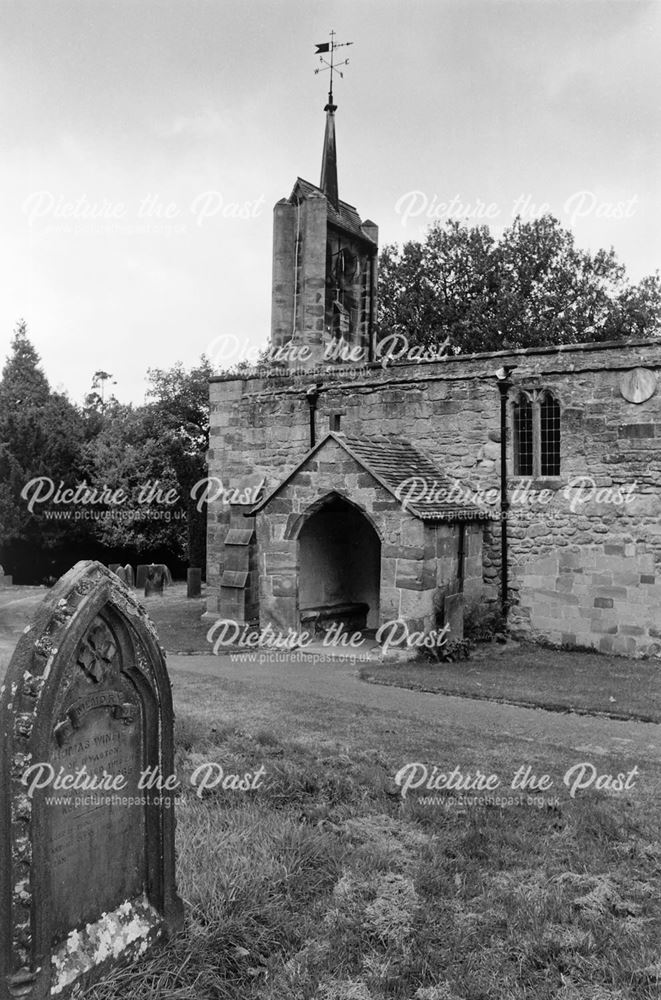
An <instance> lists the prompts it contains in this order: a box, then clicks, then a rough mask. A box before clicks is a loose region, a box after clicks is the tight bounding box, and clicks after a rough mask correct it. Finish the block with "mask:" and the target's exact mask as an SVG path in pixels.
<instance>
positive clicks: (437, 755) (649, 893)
mask: <svg viewBox="0 0 661 1000" xmlns="http://www.w3.org/2000/svg"><path fill="white" fill-rule="evenodd" d="M173 685H174V695H175V703H176V706H177V712H178V717H177V731H176V735H177V773H178V774H179V775H180V776H181V777H182V778H183V783H184V786H185V791H184V800H183V801H182V803H181V804H180V807H179V809H178V827H177V841H178V870H179V875H178V878H179V889H180V892H181V894H182V896H183V898H184V900H185V902H186V910H187V918H186V927H185V930H184V932H182V933H181V934H180V935H178V936H177V937H176V938H175V939H174V940H173V941H171V942H170V944H169V945H168V947H167V949H164V950H162V951H159V952H156V953H154V954H153V955H152V956H151V957H150V958H148V959H147V960H146V961H145V960H143V961H142V962H141V963H138V964H136V965H134V966H132V967H130V968H128V969H125V970H119V971H117V972H116V973H115V974H114V975H113V976H112V977H111V978H110V979H109V980H107V981H106V982H105V983H104V984H102V985H100V986H98V987H96V988H95V989H94V990H92V991H91V992H90V993H89V994H88V996H89V1000H118V998H120V997H121V998H122V1000H156V998H158V1000H253V998H254V1000H258V998H259V1000H312V998H315V1000H386V998H402V1000H487V998H488V1000H533V998H534V1000H652V998H654V1000H658V996H659V984H660V983H661V945H660V944H659V941H660V940H661V936H660V932H661V894H660V893H659V874H660V873H661V843H660V842H659V835H658V831H659V824H660V821H661V806H660V805H659V802H660V801H661V800H660V799H659V792H660V791H661V770H660V769H659V768H645V769H644V773H645V780H644V782H641V784H640V785H639V786H636V787H635V788H634V789H632V790H631V791H630V792H628V793H626V794H621V795H617V796H612V797H611V796H608V795H606V794H604V793H593V792H586V793H584V794H583V795H582V796H581V797H577V798H576V799H571V798H569V796H568V794H567V790H566V789H565V788H564V787H563V789H562V791H563V793H564V794H561V793H559V794H558V798H559V803H558V804H555V803H553V802H549V804H543V805H542V806H541V807H537V806H533V805H520V806H505V807H497V806H488V805H482V806H480V805H475V806H474V805H470V804H465V803H462V802H461V801H460V800H459V799H458V798H456V797H453V796H452V795H440V796H438V798H437V800H436V801H435V802H433V803H431V802H425V801H423V799H422V797H421V795H420V794H419V793H414V792H410V793H409V795H408V796H407V798H406V800H403V799H402V797H401V794H400V791H399V789H398V788H397V786H396V785H395V784H394V781H393V776H394V774H395V773H396V771H397V770H398V769H399V767H401V766H402V762H405V761H412V760H420V761H429V762H438V763H439V766H440V765H443V766H445V765H448V766H449V765H450V764H452V765H454V764H455V763H459V764H460V765H461V767H462V770H468V769H470V768H475V767H478V766H482V767H483V768H485V767H488V769H489V770H490V771H494V772H497V773H507V772H508V770H512V769H513V768H514V765H515V764H518V763H519V762H520V760H521V759H522V757H523V759H525V760H526V761H527V762H530V763H531V764H532V765H533V768H535V769H537V770H538V772H539V771H540V770H542V769H543V770H544V771H546V772H547V773H551V774H553V775H555V776H556V777H557V781H556V786H559V785H561V782H560V776H561V775H562V774H563V773H564V770H565V769H566V767H567V766H568V764H569V763H573V762H574V761H575V757H572V756H571V755H569V754H566V753H565V752H564V751H560V750H553V751H550V750H549V749H548V748H545V747H541V746H535V745H531V744H529V743H526V742H519V741H515V740H512V739H509V738H506V737H499V736H492V737H490V738H489V739H485V740H484V742H483V743H481V744H480V745H479V746H475V745H474V744H472V745H466V746H459V745H457V744H455V743H451V742H448V741H447V740H446V739H445V738H444V735H443V733H442V731H441V732H430V730H429V727H428V726H425V725H423V724H422V723H419V722H418V721H417V720H415V719H408V718H407V719H406V720H402V719H400V718H397V717H396V716H394V715H389V714H388V713H384V712H382V711H376V710H368V709H365V708H364V707H361V706H358V705H356V706H351V705H340V704H336V703H332V704H330V703H328V702H326V701H324V700H323V699H319V698H314V697H310V696H308V697H302V698H301V699H299V700H297V702H296V704H295V705H293V704H292V699H291V696H290V695H287V693H286V692H282V694H281V695H280V694H278V693H274V692H270V693H269V695H267V696H264V697H263V696H260V693H259V691H255V690H253V689H252V688H251V687H250V686H249V685H246V684H243V683H240V682H237V681H225V680H223V679H222V678H221V679H219V678H210V677H202V676H197V675H191V674H184V673H177V672H176V671H173ZM203 760H213V761H216V762H220V763H221V764H222V765H223V767H224V768H225V770H226V771H232V772H233V771H236V772H239V773H243V772H246V771H252V772H254V771H255V770H256V769H257V768H258V767H259V766H264V767H265V769H266V778H265V783H264V787H263V788H261V789H257V790H255V791H254V792H252V793H239V792H231V791H225V792H223V791H218V792H216V791H210V792H209V793H208V794H207V795H206V796H205V797H204V798H203V799H202V800H200V799H199V798H198V797H197V796H196V795H195V794H194V793H193V792H192V790H191V789H190V787H189V784H188V782H187V780H186V775H189V774H190V773H191V771H192V769H193V768H194V767H195V766H197V765H198V764H199V763H200V762H201V761H203ZM598 763H599V767H600V769H602V768H603V769H604V770H608V769H616V770H624V769H625V767H628V766H631V763H632V762H631V761H627V760H626V759H625V758H622V759H618V760H617V761H611V760H608V759H607V758H600V759H599V761H598ZM556 790H557V788H556V789H554V791H556ZM657 976H658V978H657Z"/></svg>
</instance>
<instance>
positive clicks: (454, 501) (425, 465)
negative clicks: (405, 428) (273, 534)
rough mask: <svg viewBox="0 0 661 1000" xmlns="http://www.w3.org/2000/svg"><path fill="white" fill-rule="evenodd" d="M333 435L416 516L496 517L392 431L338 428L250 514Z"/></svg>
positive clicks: (270, 496) (267, 498)
mask: <svg viewBox="0 0 661 1000" xmlns="http://www.w3.org/2000/svg"><path fill="white" fill-rule="evenodd" d="M329 440H333V441H335V442H336V443H337V444H338V445H339V446H340V447H341V448H343V449H344V451H346V452H347V454H349V455H351V457H352V458H353V459H354V460H355V461H356V462H357V463H358V464H359V465H360V466H361V467H362V468H363V469H364V470H365V471H366V472H368V473H369V474H370V475H371V476H372V477H373V478H374V479H375V480H376V481H377V482H378V483H380V484H381V486H383V488H384V489H386V490H387V491H388V492H389V493H390V494H391V495H392V496H393V497H394V498H395V500H397V501H398V502H399V503H401V505H402V507H403V508H404V510H406V511H408V512H409V513H410V514H412V515H413V517H417V518H419V519H420V520H422V521H475V520H481V519H489V518H490V517H491V516H492V515H491V514H490V513H489V509H488V508H482V507H478V506H476V505H475V504H473V503H471V502H470V501H469V500H468V499H467V493H468V491H467V490H466V489H465V488H463V487H461V485H460V484H459V483H457V482H456V481H453V480H451V479H450V478H449V477H448V476H446V475H445V473H443V472H441V470H440V469H439V468H438V467H437V466H436V465H434V463H433V462H432V461H431V460H430V459H428V458H426V457H425V456H424V455H423V454H422V453H421V452H419V451H418V450H417V448H415V447H414V446H413V445H412V444H411V442H410V441H407V440H405V439H404V438H400V437H394V436H392V435H382V436H379V437H371V438H368V437H352V436H351V435H347V434H340V433H338V432H336V431H330V432H329V433H328V434H327V435H326V436H325V437H324V438H322V440H321V441H319V443H318V444H316V445H315V447H314V448H312V449H311V450H310V451H309V452H308V453H307V454H306V455H305V456H304V458H303V459H302V460H301V461H300V462H299V463H298V465H297V466H296V468H294V469H292V471H291V472H290V473H289V474H288V475H287V476H285V478H284V479H283V480H282V481H281V482H280V483H278V485H277V486H276V487H275V488H274V489H273V490H271V492H270V493H269V494H267V495H266V496H265V497H264V498H263V499H262V500H260V502H259V503H258V504H256V505H255V506H254V507H253V508H252V509H251V510H250V512H249V513H250V515H252V514H256V513H257V512H258V511H260V510H263V509H264V508H265V507H267V506H268V504H269V503H270V501H271V500H273V499H274V497H276V496H277V494H278V493H279V492H280V491H281V490H282V489H283V488H284V487H285V486H286V485H287V483H289V482H290V481H291V480H292V479H293V477H294V476H295V475H296V473H297V472H299V470H301V469H302V468H303V466H304V465H305V464H306V463H307V462H308V461H309V460H310V459H311V458H312V457H313V456H314V455H316V454H317V452H319V451H320V450H321V449H322V448H323V447H324V446H325V445H326V443H327V442H328V441H329Z"/></svg>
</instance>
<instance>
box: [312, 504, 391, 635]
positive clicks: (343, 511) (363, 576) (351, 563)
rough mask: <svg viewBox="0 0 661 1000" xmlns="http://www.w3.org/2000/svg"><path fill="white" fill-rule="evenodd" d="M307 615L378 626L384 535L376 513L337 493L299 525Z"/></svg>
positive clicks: (318, 618)
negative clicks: (372, 517) (373, 517)
mask: <svg viewBox="0 0 661 1000" xmlns="http://www.w3.org/2000/svg"><path fill="white" fill-rule="evenodd" d="M296 538H297V547H298V557H297V563H298V566H299V585H298V599H299V608H300V614H301V621H302V622H303V623H305V622H306V621H315V620H318V621H319V622H324V623H327V622H331V621H333V620H339V621H343V622H345V623H346V624H353V625H355V626H356V627H357V628H365V627H366V628H368V629H371V628H374V629H375V628H377V627H378V625H379V598H380V577H381V540H380V538H379V536H378V534H377V532H376V530H375V528H374V527H373V525H372V523H371V521H370V519H369V518H368V517H367V516H366V515H365V514H364V513H363V511H362V510H361V509H360V508H359V507H357V506H356V505H355V504H353V503H351V502H350V501H349V500H346V499H345V498H344V497H342V496H340V495H339V494H337V493H332V494H329V496H328V497H326V498H324V500H323V501H322V502H321V503H316V504H314V508H313V509H312V510H311V511H310V512H309V513H306V515H304V516H303V517H302V518H301V520H300V522H299V523H298V524H297V525H296Z"/></svg>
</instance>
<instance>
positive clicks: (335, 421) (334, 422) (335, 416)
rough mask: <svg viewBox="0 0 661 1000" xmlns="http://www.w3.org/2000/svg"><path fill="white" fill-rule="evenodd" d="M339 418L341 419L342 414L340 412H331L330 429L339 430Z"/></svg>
mask: <svg viewBox="0 0 661 1000" xmlns="http://www.w3.org/2000/svg"><path fill="white" fill-rule="evenodd" d="M341 420H342V415H341V414H340V413H331V418H330V429H331V430H332V431H339V429H340V421H341Z"/></svg>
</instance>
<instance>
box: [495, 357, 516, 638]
mask: <svg viewBox="0 0 661 1000" xmlns="http://www.w3.org/2000/svg"><path fill="white" fill-rule="evenodd" d="M513 371H514V367H513V366H509V365H503V367H502V368H499V369H498V371H497V372H496V379H497V382H496V385H497V386H498V391H499V392H500V567H501V569H500V609H501V613H502V616H503V619H504V620H505V621H507V612H508V610H509V602H508V592H509V572H508V571H509V565H508V563H509V558H508V547H507V518H508V515H509V509H510V502H509V497H508V493H507V395H508V393H509V391H510V389H511V388H512V382H511V381H510V376H511V374H512V372H513Z"/></svg>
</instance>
